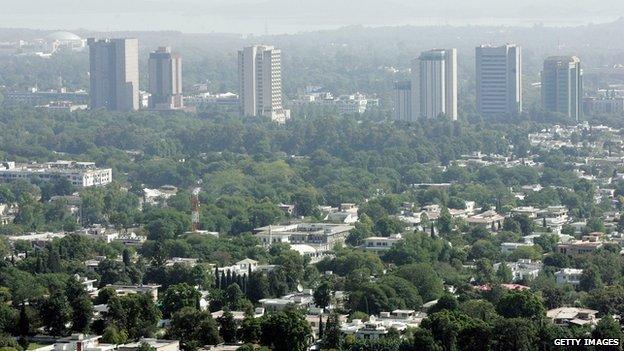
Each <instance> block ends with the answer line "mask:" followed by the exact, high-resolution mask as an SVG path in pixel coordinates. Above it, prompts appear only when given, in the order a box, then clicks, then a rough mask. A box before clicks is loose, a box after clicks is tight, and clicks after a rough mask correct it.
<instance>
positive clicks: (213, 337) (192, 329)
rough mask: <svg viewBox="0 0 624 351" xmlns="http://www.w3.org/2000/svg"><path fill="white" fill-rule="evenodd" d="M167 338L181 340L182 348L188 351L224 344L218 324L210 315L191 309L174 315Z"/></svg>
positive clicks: (187, 308)
mask: <svg viewBox="0 0 624 351" xmlns="http://www.w3.org/2000/svg"><path fill="white" fill-rule="evenodd" d="M167 337H168V338H173V339H178V340H180V343H181V345H182V348H183V349H184V350H186V351H193V350H196V349H198V348H199V347H202V346H204V345H217V344H219V343H221V342H222V339H221V337H220V336H219V328H218V325H217V322H216V321H215V320H214V319H213V318H212V316H211V315H210V313H209V312H207V311H198V310H196V309H193V308H190V307H186V308H183V309H181V310H180V311H178V312H176V313H174V314H173V316H172V317H171V325H170V327H169V329H168V330H167Z"/></svg>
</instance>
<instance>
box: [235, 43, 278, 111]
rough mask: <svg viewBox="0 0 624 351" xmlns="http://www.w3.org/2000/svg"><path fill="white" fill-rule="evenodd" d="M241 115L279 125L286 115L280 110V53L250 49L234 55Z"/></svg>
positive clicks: (267, 48)
mask: <svg viewBox="0 0 624 351" xmlns="http://www.w3.org/2000/svg"><path fill="white" fill-rule="evenodd" d="M238 77H239V93H240V100H241V112H242V113H243V114H244V115H245V116H250V117H257V116H264V117H268V118H271V119H272V120H273V121H276V122H279V123H283V122H285V121H286V120H287V119H288V118H290V111H288V110H284V109H283V107H282V67H281V52H280V50H279V49H276V48H274V47H272V46H265V45H254V46H249V47H246V48H244V49H243V50H240V51H239V52H238Z"/></svg>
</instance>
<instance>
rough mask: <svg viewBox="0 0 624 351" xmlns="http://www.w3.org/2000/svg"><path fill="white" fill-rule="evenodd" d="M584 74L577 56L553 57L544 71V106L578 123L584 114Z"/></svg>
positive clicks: (547, 60) (546, 64) (546, 61)
mask: <svg viewBox="0 0 624 351" xmlns="http://www.w3.org/2000/svg"><path fill="white" fill-rule="evenodd" d="M582 92H583V74H582V72H581V60H580V59H579V58H578V57H576V56H553V57H549V58H547V59H546V60H545V61H544V69H543V70H542V106H543V107H544V109H546V110H548V111H552V112H558V113H562V114H564V115H565V116H566V117H569V118H572V119H574V120H576V121H578V119H579V116H580V115H581V112H582V106H581V103H582V98H583V95H582Z"/></svg>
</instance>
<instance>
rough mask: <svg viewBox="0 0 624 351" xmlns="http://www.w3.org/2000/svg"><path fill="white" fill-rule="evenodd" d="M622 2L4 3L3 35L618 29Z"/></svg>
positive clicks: (0, 16)
mask: <svg viewBox="0 0 624 351" xmlns="http://www.w3.org/2000/svg"><path fill="white" fill-rule="evenodd" d="M621 13H624V2H622V1H618V0H605V1H596V0H579V1H563V0H551V1H543V0H528V1H512V0H498V1H496V0H473V1H456V0H443V1H423V0H417V1H410V0H338V1H333V0H319V1H309V0H233V1H225V0H207V1H203V0H179V1H178V0H176V1H170V0H169V1H167V0H110V1H100V0H96V1H80V0H58V1H49V0H25V1H19V0H4V1H2V11H1V12H0V23H1V26H2V27H20V28H24V27H25V28H38V29H59V28H64V29H72V28H73V29H78V28H83V29H88V30H100V31H120V30H179V31H183V32H197V33H208V32H228V33H244V34H247V33H254V34H264V33H265V32H267V31H268V32H269V33H270V34H283V33H294V32H299V31H310V30H319V29H333V28H337V27H340V26H345V25H367V26H394V25H519V26H532V25H540V24H541V25H546V26H570V25H584V24H589V23H602V22H608V21H613V20H615V19H617V18H618V16H619V15H618V14H621Z"/></svg>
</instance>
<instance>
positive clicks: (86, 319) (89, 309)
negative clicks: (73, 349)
mask: <svg viewBox="0 0 624 351" xmlns="http://www.w3.org/2000/svg"><path fill="white" fill-rule="evenodd" d="M71 305H72V308H73V311H72V319H71V320H72V327H71V329H72V331H76V332H80V333H85V332H87V331H88V330H89V326H90V325H91V319H92V318H93V303H92V302H91V299H90V298H89V297H88V296H82V297H79V298H78V299H76V300H74V301H73V302H72V304H71Z"/></svg>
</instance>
